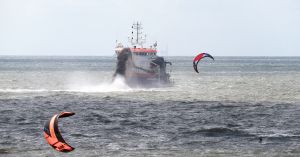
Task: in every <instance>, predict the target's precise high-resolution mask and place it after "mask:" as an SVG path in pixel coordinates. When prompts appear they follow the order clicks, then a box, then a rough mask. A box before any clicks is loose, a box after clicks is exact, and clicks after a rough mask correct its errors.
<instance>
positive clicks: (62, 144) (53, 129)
mask: <svg viewBox="0 0 300 157" xmlns="http://www.w3.org/2000/svg"><path fill="white" fill-rule="evenodd" d="M74 114H75V113H73V112H61V113H60V114H59V115H58V114H56V115H54V116H53V117H52V118H51V119H50V120H48V121H47V122H46V123H45V126H44V136H45V138H46V140H47V141H48V143H49V144H50V145H51V146H52V147H53V148H54V149H55V150H57V151H60V152H70V151H72V150H74V149H75V148H73V147H72V146H70V145H69V144H67V143H66V141H65V140H64V139H63V137H62V136H61V134H60V132H59V129H58V118H64V117H69V116H73V115H74Z"/></svg>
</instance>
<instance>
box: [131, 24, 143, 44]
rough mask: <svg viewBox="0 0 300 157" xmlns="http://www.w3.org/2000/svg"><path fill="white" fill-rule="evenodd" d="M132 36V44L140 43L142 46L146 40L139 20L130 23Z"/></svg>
mask: <svg viewBox="0 0 300 157" xmlns="http://www.w3.org/2000/svg"><path fill="white" fill-rule="evenodd" d="M131 28H132V32H131V34H132V37H131V39H130V42H131V44H132V45H133V46H137V45H140V46H141V47H143V44H144V43H145V42H146V35H144V36H143V32H142V29H143V27H142V24H141V23H139V22H136V23H134V24H133V25H132V27H131ZM134 35H135V36H134Z"/></svg>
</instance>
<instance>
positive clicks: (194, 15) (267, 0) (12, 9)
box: [0, 0, 300, 56]
mask: <svg viewBox="0 0 300 157" xmlns="http://www.w3.org/2000/svg"><path fill="white" fill-rule="evenodd" d="M137 20H138V21H140V22H142V24H143V27H144V32H145V33H146V34H147V41H148V43H149V45H150V44H152V43H154V42H155V41H157V42H158V48H159V50H161V53H160V54H161V55H168V56H187V55H195V54H196V53H197V52H208V53H211V54H213V55H215V56H300V0H0V55H84V56H89V55H97V56H112V55H113V54H114V47H115V42H116V40H118V41H122V42H123V44H124V45H128V43H127V38H128V36H129V35H130V33H131V25H132V23H133V22H134V21H137Z"/></svg>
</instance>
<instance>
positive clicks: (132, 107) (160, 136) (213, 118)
mask: <svg viewBox="0 0 300 157" xmlns="http://www.w3.org/2000/svg"><path fill="white" fill-rule="evenodd" d="M60 111H72V112H75V113H76V115H75V116H73V117H72V118H66V119H63V120H61V131H62V133H63V135H64V137H65V138H66V140H67V141H68V143H70V144H72V145H73V146H74V147H76V148H77V149H76V150H75V151H74V152H73V153H71V156H72V155H84V154H89V153H91V154H94V155H99V154H104V155H107V156H115V155H116V156H123V155H124V156H141V154H144V155H147V154H148V155H151V154H152V155H153V154H156V155H157V156H159V155H162V156H176V154H177V155H178V154H180V155H182V153H183V154H184V153H186V152H190V153H192V152H194V153H195V152H198V153H199V152H202V151H206V152H207V151H208V152H207V154H208V155H209V154H210V153H212V152H214V151H216V150H217V151H218V152H219V153H220V152H221V154H222V152H223V153H225V156H226V152H231V153H233V155H237V156H243V153H244V154H246V155H247V153H249V152H250V153H251V151H253V152H255V150H257V149H260V150H261V151H262V152H268V151H271V150H270V147H272V148H274V149H275V148H276V150H278V153H279V152H280V151H283V150H284V151H287V152H289V153H293V152H294V153H296V154H297V152H296V150H297V149H298V148H299V147H300V145H299V143H300V136H299V135H300V130H299V128H300V124H299V122H298V119H299V118H300V115H299V114H298V113H299V112H300V105H299V104H287V103H268V102H264V103H249V102H220V101H163V100H161V101H157V102H149V101H135V100H123V99H118V98H113V97H98V96H93V95H81V96H78V95H74V94H71V93H69V94H68V93H65V94H62V93H60V94H54V95H52V96H35V97H28V98H22V99H18V98H16V99H0V125H1V130H0V131H1V134H0V136H1V137H0V139H1V140H0V145H1V151H0V154H8V155H9V154H11V155H21V152H23V153H24V151H25V153H24V154H26V155H29V156H30V155H41V156H44V155H46V156H49V155H50V156H51V155H55V153H56V152H55V151H53V150H52V148H51V147H50V146H48V144H47V143H46V141H45V140H44V138H43V136H42V128H43V124H44V122H45V121H46V120H48V119H49V118H50V117H51V116H52V115H53V114H55V113H58V112H60ZM260 138H261V139H262V140H261V141H260ZM253 152H252V153H253ZM32 153H33V154H32ZM240 153H242V154H240ZM273 153H274V152H273ZM204 155H205V153H204ZM248 155H249V154H248ZM252 155H253V154H252ZM298 155H299V154H298Z"/></svg>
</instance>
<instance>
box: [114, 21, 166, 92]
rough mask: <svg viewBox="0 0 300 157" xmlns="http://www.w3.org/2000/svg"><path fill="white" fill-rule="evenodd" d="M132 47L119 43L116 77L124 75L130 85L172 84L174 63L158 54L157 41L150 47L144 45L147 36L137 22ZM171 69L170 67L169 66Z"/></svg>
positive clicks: (116, 50)
mask: <svg viewBox="0 0 300 157" xmlns="http://www.w3.org/2000/svg"><path fill="white" fill-rule="evenodd" d="M129 42H130V43H131V47H124V46H123V44H122V43H117V46H116V48H115V53H116V55H117V67H116V72H115V74H114V77H115V76H117V75H121V76H124V78H125V81H126V83H127V84H128V85H129V86H132V87H134V86H148V87H151V86H165V85H170V84H171V80H170V70H168V71H167V65H170V66H171V65H172V63H171V62H168V61H166V60H165V59H164V58H163V57H159V56H157V42H155V43H154V44H152V45H150V46H149V47H143V45H144V44H145V42H146V36H145V35H143V34H142V25H141V23H139V22H137V23H134V24H133V25H132V37H131V38H129ZM168 69H169V68H168Z"/></svg>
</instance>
